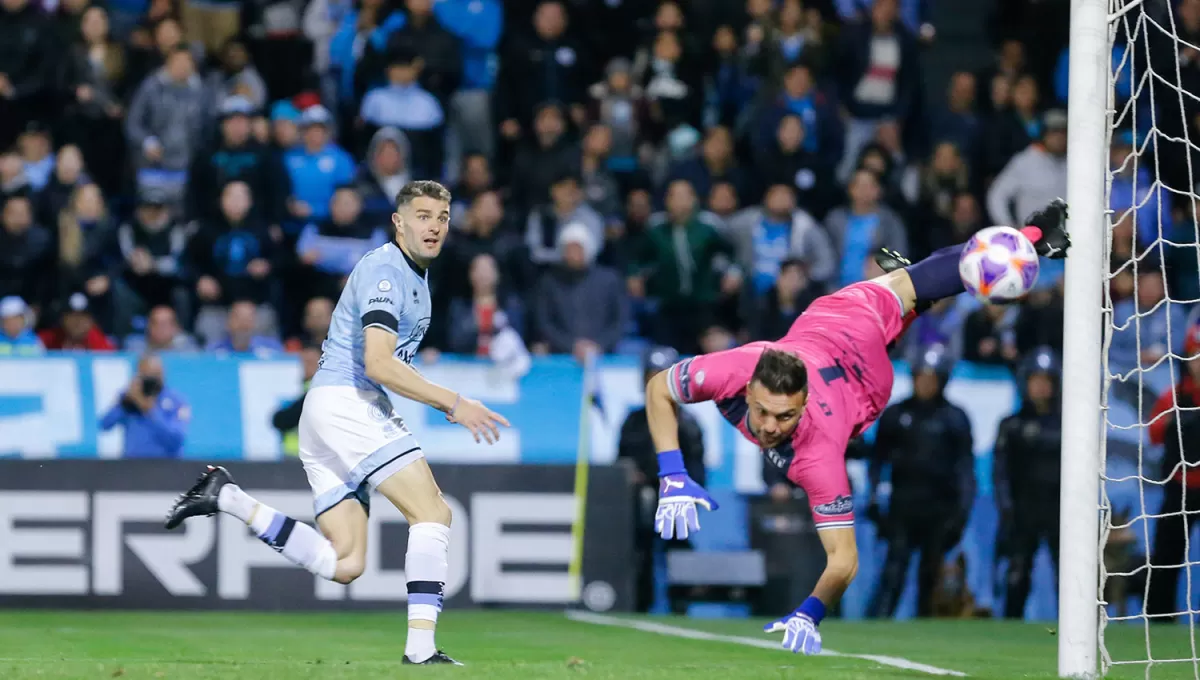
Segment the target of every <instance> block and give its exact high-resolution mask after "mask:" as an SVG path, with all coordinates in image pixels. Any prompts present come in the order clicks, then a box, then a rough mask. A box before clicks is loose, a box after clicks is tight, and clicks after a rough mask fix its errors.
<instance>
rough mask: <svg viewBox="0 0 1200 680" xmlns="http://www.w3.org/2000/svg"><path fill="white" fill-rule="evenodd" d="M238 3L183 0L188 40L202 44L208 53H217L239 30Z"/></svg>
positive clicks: (223, 0) (212, 0) (233, 0)
mask: <svg viewBox="0 0 1200 680" xmlns="http://www.w3.org/2000/svg"><path fill="white" fill-rule="evenodd" d="M238 5H239V3H238V2H236V1H235V0H203V2H201V1H199V0H184V3H183V23H184V26H185V27H186V28H187V39H188V41H189V42H194V43H199V44H201V45H203V46H204V48H205V49H206V50H207V51H208V52H209V53H210V54H216V53H218V52H219V51H220V50H221V48H222V47H223V46H224V45H225V44H226V42H227V41H228V40H230V39H231V38H233V37H234V36H236V35H237V34H238V32H239V31H240V30H241V12H240V11H239V8H238Z"/></svg>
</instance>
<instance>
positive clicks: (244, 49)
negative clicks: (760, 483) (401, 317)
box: [0, 0, 1200, 364]
mask: <svg viewBox="0 0 1200 680" xmlns="http://www.w3.org/2000/svg"><path fill="white" fill-rule="evenodd" d="M927 4H928V3H927V2H926V1H925V0H655V1H650V0H638V1H634V0H606V1H603V2H602V1H600V0H505V1H504V2H501V1H500V0H246V1H244V2H241V1H233V0H206V1H205V2H192V1H189V0H184V1H183V2H179V0H111V1H110V2H107V3H92V2H89V0H40V1H39V0H0V203H2V206H3V209H2V212H0V223H2V228H0V298H2V299H3V303H2V304H0V316H3V317H4V322H3V328H4V332H3V334H2V335H3V338H4V339H3V340H2V341H0V346H3V347H4V351H5V352H9V353H22V352H33V351H39V350H40V348H42V347H44V348H46V349H60V348H87V349H92V350H112V349H117V348H124V349H130V350H135V351H136V350H143V349H171V350H190V349H197V348H208V349H212V350H223V351H230V352H255V353H269V352H275V351H287V350H299V349H300V348H302V347H305V346H312V345H314V344H316V343H319V342H320V341H321V339H322V338H323V334H324V332H325V329H326V328H327V325H328V321H329V316H330V311H331V308H332V306H333V304H334V303H335V301H336V300H337V297H338V295H339V292H340V288H341V286H342V284H343V282H344V281H345V277H346V276H347V274H348V273H349V272H350V270H351V268H352V267H353V266H354V263H355V262H356V261H357V259H358V258H359V257H360V256H361V255H362V254H363V253H364V252H366V251H367V250H369V249H371V248H373V247H375V246H378V245H380V244H382V243H384V242H386V240H387V239H388V238H390V234H391V226H390V222H389V215H390V213H391V204H392V197H393V196H394V195H395V192H396V191H397V189H398V188H399V187H400V186H401V185H402V184H403V183H404V182H406V181H408V180H410V179H412V178H438V179H442V180H444V181H445V182H446V183H447V185H448V186H450V187H451V188H452V190H453V194H454V203H453V206H452V207H453V223H452V228H451V234H450V237H449V240H448V242H447V244H446V249H445V251H444V253H443V255H442V257H441V258H440V259H439V260H438V262H437V263H436V264H435V266H434V268H433V269H432V271H431V274H430V281H431V285H432V287H433V290H434V295H435V298H436V304H435V311H434V318H435V321H434V323H433V324H432V326H431V330H430V334H429V335H428V336H427V339H426V344H425V347H426V350H425V359H426V360H432V359H433V358H434V356H435V355H436V353H438V352H439V351H445V352H454V353H463V354H481V355H486V354H488V352H489V345H490V343H491V340H492V339H493V338H494V337H496V336H497V334H498V333H500V332H501V331H502V330H503V329H511V330H512V331H515V333H516V334H517V335H518V336H519V337H520V338H522V339H523V341H524V343H525V345H526V346H527V347H528V348H529V350H530V351H531V352H533V353H534V354H543V353H567V354H571V353H573V354H576V355H579V354H582V353H583V352H586V351H590V350H598V351H600V352H605V353H612V352H636V351H638V350H639V349H640V348H641V347H642V346H644V345H645V344H646V343H647V342H653V343H656V344H661V345H669V346H673V347H675V348H676V349H678V350H679V351H681V352H684V353H693V352H699V351H712V350H717V349H722V348H725V347H729V346H732V345H734V344H736V343H740V342H744V341H748V340H754V339H770V338H775V337H778V336H780V335H781V334H782V333H783V332H784V330H785V329H786V328H787V327H788V326H789V324H790V323H791V322H792V320H794V319H795V318H796V317H797V316H798V315H799V314H800V313H801V312H802V311H803V310H804V308H805V307H806V305H808V304H809V303H810V302H812V300H813V299H815V298H816V297H818V296H819V295H821V294H823V293H825V292H828V291H831V290H834V289H837V288H839V287H841V286H844V285H846V284H849V283H852V282H855V281H858V280H862V279H863V278H865V277H870V276H873V275H875V274H877V273H879V272H878V268H877V266H876V265H875V264H874V261H873V259H872V254H873V253H874V252H875V250H876V249H877V248H879V247H881V246H887V247H889V248H892V249H895V250H898V251H901V252H903V253H904V254H906V255H907V256H909V257H910V258H911V259H914V260H915V259H918V258H920V257H923V256H924V255H926V254H927V253H929V252H931V251H932V250H933V249H936V248H938V247H941V246H944V245H948V244H952V243H955V242H960V241H963V240H965V239H966V238H967V237H968V236H969V235H970V234H971V233H972V232H974V231H975V230H977V229H979V228H980V227H983V226H986V225H989V224H1019V223H1020V221H1021V220H1022V219H1023V217H1024V216H1025V215H1026V214H1027V213H1028V212H1030V211H1031V210H1032V209H1034V208H1035V207H1036V206H1038V205H1040V204H1042V203H1044V202H1046V201H1047V200H1049V199H1052V198H1054V197H1055V196H1065V195H1066V172H1067V171H1066V161H1065V150H1066V125H1067V117H1066V114H1065V111H1064V109H1065V103H1066V70H1067V67H1066V63H1067V60H1066V52H1065V46H1066V25H1067V23H1066V20H1065V18H1064V17H1063V16H1061V15H1060V14H1056V12H1062V11H1065V10H1064V6H1065V5H1067V4H1068V3H1066V2H1059V1H1052V2H1030V1H1018V0H1012V1H1010V2H1004V3H1000V8H999V10H998V12H999V14H998V15H997V16H996V17H995V18H994V22H993V23H994V26H995V27H996V29H995V31H994V36H993V37H994V38H995V49H994V52H995V55H994V60H993V62H992V63H991V64H990V65H989V66H988V67H987V68H984V69H983V70H979V71H975V70H962V71H958V72H954V73H953V74H952V75H951V76H950V77H949V80H948V83H947V87H946V88H945V90H944V95H943V96H940V97H932V98H931V97H928V96H927V95H926V93H927V91H928V90H929V88H928V87H926V79H925V73H924V72H923V68H922V55H923V53H924V51H926V50H928V49H930V45H932V44H934V43H935V42H936V40H937V39H938V37H937V30H936V27H935V26H933V25H931V24H930V23H928V21H927V19H928V7H927ZM1177 5H1178V7H1177V9H1176V19H1177V21H1178V22H1179V24H1180V30H1183V31H1192V32H1200V0H1182V2H1178V3H1177ZM1118 45H1119V46H1118V52H1119V51H1120V50H1123V49H1126V48H1125V47H1124V43H1122V42H1121V41H1118ZM1169 47H1170V50H1171V51H1170V52H1166V51H1165V50H1166V49H1167V48H1162V49H1157V51H1156V52H1155V54H1157V55H1163V54H1165V58H1170V57H1173V56H1175V55H1176V53H1175V51H1174V46H1173V45H1172V46H1169ZM1193 52H1194V51H1193ZM1193 52H1187V51H1186V50H1184V52H1182V53H1180V54H1179V55H1178V56H1179V60H1180V64H1181V66H1180V67H1181V68H1182V69H1183V73H1184V78H1185V79H1190V78H1200V59H1196V58H1195V57H1196V55H1195V54H1194V53H1193ZM1123 83H1124V84H1123V85H1122V83H1121V82H1119V83H1118V97H1121V96H1124V97H1126V98H1128V96H1129V95H1130V89H1129V84H1128V83H1129V79H1128V78H1127V79H1126V80H1125V81H1123ZM1122 87H1124V89H1122ZM1176 98H1178V96H1177V97H1176ZM1142 99H1145V100H1146V102H1147V103H1146V104H1145V105H1149V104H1148V102H1149V98H1148V97H1145V98H1142ZM1139 105H1142V104H1141V101H1140V100H1139ZM1191 120H1192V119H1191V118H1188V117H1186V116H1185V117H1184V118H1182V119H1180V120H1178V121H1174V122H1175V123H1178V124H1179V125H1181V126H1189V125H1191V123H1190V121H1191ZM1172 124H1173V123H1172V121H1171V120H1168V119H1163V121H1162V125H1163V126H1165V127H1166V128H1169V127H1170V126H1171V125H1172ZM1144 138H1145V131H1144V130H1139V129H1132V128H1131V129H1129V130H1128V131H1126V132H1122V133H1120V134H1118V136H1117V138H1116V140H1115V141H1114V144H1113V152H1112V155H1113V163H1114V167H1118V168H1120V167H1129V168H1132V167H1133V163H1132V162H1131V161H1128V159H1129V157H1130V151H1131V149H1132V148H1134V147H1135V146H1136V147H1137V148H1139V149H1140V148H1141V147H1142V146H1143V140H1144ZM1165 155H1166V154H1164V156H1165ZM1167 160H1170V159H1167ZM1184 161H1186V159H1184ZM1185 166H1186V162H1185ZM1154 167H1156V166H1155V165H1154V164H1152V163H1148V162H1145V159H1143V162H1141V163H1139V164H1138V165H1137V168H1138V169H1137V171H1136V172H1134V171H1132V170H1130V171H1127V172H1126V171H1119V172H1117V173H1115V176H1114V179H1113V202H1114V205H1113V207H1114V209H1115V210H1117V211H1118V212H1117V214H1118V215H1121V214H1122V211H1124V213H1123V214H1124V215H1125V218H1124V219H1122V220H1121V221H1120V222H1119V223H1118V224H1117V226H1116V227H1115V230H1114V246H1113V248H1114V252H1115V253H1116V256H1117V257H1120V258H1124V260H1134V259H1137V256H1139V255H1143V254H1146V253H1147V252H1148V251H1151V250H1156V247H1155V246H1156V239H1157V237H1158V232H1157V226H1158V224H1159V222H1160V219H1159V213H1160V210H1159V203H1162V204H1163V205H1162V210H1161V214H1162V215H1163V217H1162V219H1161V222H1162V224H1163V225H1164V229H1179V230H1180V233H1184V234H1192V236H1191V237H1190V238H1191V239H1192V242H1193V243H1194V241H1195V237H1194V233H1195V227H1194V225H1193V220H1192V210H1191V205H1190V204H1187V202H1185V201H1181V200H1180V197H1179V196H1176V195H1173V194H1172V195H1171V196H1170V198H1167V196H1166V195H1165V194H1164V195H1163V196H1160V197H1158V198H1155V197H1153V196H1149V192H1150V191H1151V186H1152V181H1151V176H1150V174H1149V170H1150V169H1151V168H1154ZM1164 167H1166V168H1168V170H1165V171H1164V172H1168V173H1169V172H1177V170H1176V169H1177V168H1178V167H1179V166H1178V163H1175V164H1171V163H1166V162H1164ZM1131 206H1137V209H1136V210H1127V209H1128V208H1130V207H1131ZM1147 206H1149V207H1147ZM1135 217H1136V218H1137V220H1138V230H1137V238H1135V237H1134V235H1133V234H1132V233H1130V231H1131V230H1132V227H1133V219H1134V218H1135ZM1178 250H1181V251H1182V250H1187V251H1188V252H1191V253H1192V256H1191V257H1190V261H1189V258H1187V257H1175V256H1174V255H1173V254H1172V253H1167V254H1166V255H1161V254H1160V255H1155V257H1148V258H1143V259H1142V260H1141V261H1140V263H1139V267H1138V269H1137V276H1136V277H1134V274H1133V268H1132V267H1123V268H1121V269H1119V271H1120V273H1119V274H1118V275H1117V278H1116V279H1115V280H1114V283H1113V286H1112V291H1113V305H1114V308H1115V309H1116V316H1117V317H1119V318H1118V322H1120V321H1121V320H1122V319H1121V318H1120V317H1123V318H1126V319H1127V318H1129V317H1130V316H1132V315H1134V314H1140V315H1142V317H1143V318H1142V319H1141V323H1140V334H1141V337H1140V342H1137V341H1136V339H1135V338H1133V337H1132V336H1131V337H1129V338H1122V337H1119V336H1121V333H1119V332H1118V333H1117V334H1116V335H1117V336H1118V337H1114V340H1113V352H1114V354H1119V356H1120V357H1124V358H1127V359H1129V360H1131V361H1136V360H1137V359H1138V358H1139V357H1138V356H1137V353H1138V352H1140V353H1141V354H1142V355H1143V356H1142V357H1141V358H1142V359H1143V361H1145V360H1147V359H1150V358H1152V357H1149V356H1146V354H1147V353H1153V352H1163V351H1166V348H1167V347H1169V346H1175V345H1173V344H1172V343H1174V342H1175V341H1176V340H1178V341H1179V342H1180V343H1181V342H1182V340H1181V338H1182V335H1181V334H1182V332H1183V330H1184V327H1185V323H1184V321H1185V317H1186V314H1187V310H1186V309H1185V308H1184V307H1183V306H1180V305H1159V306H1156V304H1157V301H1158V300H1161V299H1162V297H1163V296H1164V295H1165V294H1167V293H1168V292H1169V293H1170V296H1171V297H1172V298H1174V299H1177V300H1179V299H1193V298H1197V297H1200V283H1198V282H1197V273H1196V258H1195V256H1194V248H1190V249H1183V248H1180V249H1178ZM1135 279H1136V283H1137V286H1136V291H1137V293H1136V294H1134V292H1133V291H1134V286H1133V283H1134V280H1135ZM1061 288H1062V287H1061V269H1056V268H1054V267H1052V266H1051V263H1043V272H1042V276H1041V279H1040V283H1039V285H1038V287H1037V289H1036V290H1035V291H1034V293H1033V294H1031V295H1030V296H1029V297H1028V299H1027V300H1025V301H1024V302H1022V303H1021V304H1018V305H1011V306H1005V307H981V306H979V305H978V304H976V303H974V302H973V301H971V300H967V299H961V298H960V299H957V300H949V301H946V302H944V303H942V304H939V305H937V306H936V307H935V308H934V309H933V310H932V311H930V312H929V313H928V314H926V315H925V316H924V317H923V318H922V319H921V320H920V322H919V323H918V324H917V325H916V327H915V328H914V329H913V330H912V331H911V332H910V333H909V334H908V342H909V343H910V344H911V345H916V346H924V345H928V344H930V343H935V342H936V343H941V344H944V345H947V346H950V347H953V348H954V350H955V354H956V355H957V356H959V357H961V358H963V359H968V360H971V361H975V362H981V363H985V364H987V363H990V364H1012V363H1013V362H1015V361H1016V360H1017V358H1018V357H1019V356H1020V355H1021V354H1023V353H1025V352H1028V351H1029V350H1030V349H1031V348H1034V347H1038V346H1043V345H1049V346H1051V347H1055V348H1057V349H1059V350H1061V346H1062V339H1061V338H1062V323H1061V307H1062V296H1061ZM964 297H965V296H964ZM1160 317H1161V319H1160ZM1168 317H1170V318H1171V319H1172V320H1173V321H1172V323H1171V324H1170V328H1171V331H1170V333H1172V334H1176V335H1180V338H1178V339H1177V338H1174V337H1167V332H1168V331H1167V327H1168V323H1167V318H1168ZM1148 336H1154V337H1148ZM1159 336H1161V337H1159ZM1126 345H1129V347H1126ZM1148 348H1149V349H1148ZM904 350H905V348H904V347H902V348H900V350H898V351H904ZM1129 352H1133V354H1131V355H1130V354H1129ZM1126 355H1128V356H1126Z"/></svg>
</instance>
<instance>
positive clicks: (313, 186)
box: [283, 104, 354, 224]
mask: <svg viewBox="0 0 1200 680" xmlns="http://www.w3.org/2000/svg"><path fill="white" fill-rule="evenodd" d="M332 123H333V116H331V115H330V113H329V111H328V110H327V109H326V108H325V107H323V106H321V105H319V104H318V105H316V106H311V107H309V108H308V109H306V110H305V111H304V114H303V115H302V116H301V118H300V126H301V128H302V130H303V132H302V137H303V144H302V145H300V146H297V147H294V148H291V149H289V150H287V151H286V152H285V153H284V156H283V158H284V163H285V164H286V165H287V170H288V175H289V176H290V177H291V179H292V196H291V198H290V199H288V211H289V212H290V213H291V216H292V218H293V220H294V221H299V222H300V223H301V224H303V223H305V222H308V221H312V220H324V219H326V218H328V217H329V205H330V199H331V198H333V192H334V189H336V188H337V187H339V186H342V185H344V184H349V183H350V182H353V181H354V160H353V159H352V158H351V157H350V154H348V153H346V151H345V149H343V148H342V147H340V146H338V145H337V144H335V143H334V142H332V141H330V139H329V126H330V125H331V124H332Z"/></svg>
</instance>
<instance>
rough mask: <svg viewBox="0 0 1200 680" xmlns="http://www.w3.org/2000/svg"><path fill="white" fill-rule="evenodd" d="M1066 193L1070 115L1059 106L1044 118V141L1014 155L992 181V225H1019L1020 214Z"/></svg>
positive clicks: (989, 209)
mask: <svg viewBox="0 0 1200 680" xmlns="http://www.w3.org/2000/svg"><path fill="white" fill-rule="evenodd" d="M1096 171H1097V172H1099V171H1100V169H1099V168H1097V169H1096ZM1066 195H1067V114H1066V112H1065V111H1060V110H1057V109H1056V110H1053V111H1047V112H1046V115H1045V117H1044V118H1043V119H1042V138H1041V140H1040V141H1037V142H1034V143H1033V144H1030V145H1029V146H1027V147H1025V150H1024V151H1022V152H1020V153H1018V154H1017V155H1016V156H1013V157H1012V159H1011V160H1010V161H1008V165H1006V166H1004V169H1003V170H1001V171H1000V174H999V175H997V176H996V179H995V181H993V182H992V187H991V189H988V195H987V208H988V216H989V217H991V218H992V224H1018V223H1019V218H1018V217H1017V216H1018V215H1028V214H1030V213H1032V212H1033V211H1034V210H1037V209H1038V208H1040V207H1042V206H1043V205H1045V204H1047V203H1049V202H1050V201H1052V200H1054V199H1055V197H1058V196H1066Z"/></svg>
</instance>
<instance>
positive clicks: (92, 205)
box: [55, 184, 123, 322]
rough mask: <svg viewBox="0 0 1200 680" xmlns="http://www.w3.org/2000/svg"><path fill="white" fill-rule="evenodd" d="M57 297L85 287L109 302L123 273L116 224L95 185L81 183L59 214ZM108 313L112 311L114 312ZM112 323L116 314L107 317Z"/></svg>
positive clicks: (88, 291)
mask: <svg viewBox="0 0 1200 680" xmlns="http://www.w3.org/2000/svg"><path fill="white" fill-rule="evenodd" d="M57 224H58V263H57V265H58V266H57V269H58V286H57V288H56V291H55V292H56V293H57V294H60V295H61V294H64V293H66V292H70V291H74V290H78V289H79V288H80V287H82V288H83V290H84V292H86V293H87V295H88V297H89V298H91V299H92V300H101V299H103V300H105V304H103V305H102V306H103V307H105V308H108V307H110V305H109V304H108V303H109V302H110V299H109V293H110V291H111V290H112V285H113V282H114V281H115V280H116V279H117V277H118V276H119V274H120V271H121V267H122V265H123V261H122V259H121V256H120V250H119V248H118V246H117V240H116V235H117V230H116V225H115V224H114V223H113V221H112V219H111V218H110V217H109V215H108V208H107V207H106V206H105V205H104V196H103V195H102V194H101V193H100V187H98V186H96V185H95V184H81V185H79V187H78V188H77V189H75V192H74V193H73V194H71V202H70V203H69V204H68V205H67V206H65V207H64V209H63V210H62V211H61V212H60V213H59V214H58V217H57ZM107 311H110V312H111V311H112V310H111V309H109V310H107ZM105 316H106V317H108V319H109V321H110V322H111V321H112V318H111V317H112V315H111V314H107V315H105Z"/></svg>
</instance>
